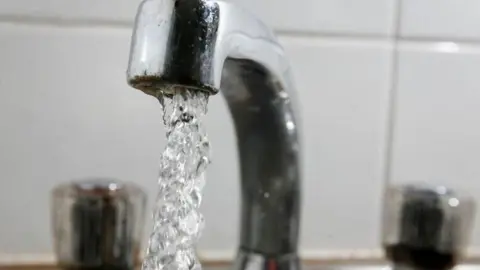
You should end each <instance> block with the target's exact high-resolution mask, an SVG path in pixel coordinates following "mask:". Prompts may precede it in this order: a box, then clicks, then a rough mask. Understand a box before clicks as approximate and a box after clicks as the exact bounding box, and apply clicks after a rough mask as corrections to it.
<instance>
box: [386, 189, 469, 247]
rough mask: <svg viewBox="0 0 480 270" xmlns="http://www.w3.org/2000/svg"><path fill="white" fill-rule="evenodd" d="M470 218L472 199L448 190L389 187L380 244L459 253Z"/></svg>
mask: <svg viewBox="0 0 480 270" xmlns="http://www.w3.org/2000/svg"><path fill="white" fill-rule="evenodd" d="M474 216H475V203H474V200H473V199H472V198H470V197H468V196H465V195H462V194H459V193H458V192H455V191H453V190H452V189H448V188H446V187H443V186H432V187H430V186H423V185H404V186H393V187H389V188H387V191H386V195H385V205H384V213H383V244H384V246H389V245H397V244H403V245H407V246H409V247H413V248H421V249H431V250H436V251H438V252H442V253H446V254H449V253H453V254H459V253H461V252H463V251H464V250H465V248H466V247H467V245H468V241H469V238H470V234H471V232H472V226H473V219H474Z"/></svg>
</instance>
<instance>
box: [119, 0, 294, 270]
mask: <svg viewBox="0 0 480 270" xmlns="http://www.w3.org/2000/svg"><path fill="white" fill-rule="evenodd" d="M127 80H128V83H129V84H130V85H131V86H132V87H134V88H136V89H139V90H142V91H143V92H145V93H147V94H150V95H153V96H158V95H159V93H160V92H163V93H164V94H169V93H170V92H169V91H171V90H170V89H172V86H181V87H185V88H188V89H191V90H192V89H193V90H196V91H205V92H207V93H209V94H212V95H214V94H216V93H217V92H219V91H221V92H222V93H223V95H224V96H225V98H226V100H227V103H228V105H229V108H230V111H231V114H232V116H233V120H234V122H235V128H236V135H237V144H238V148H239V157H240V168H241V193H242V203H241V224H240V225H241V235H240V250H239V255H238V257H237V261H236V269H245V268H247V267H248V268H251V267H254V268H256V269H267V268H268V269H272V267H274V268H275V269H297V268H299V265H298V256H297V246H298V235H299V224H300V196H301V194H300V182H301V181H300V178H301V177H300V145H299V137H298V136H299V135H298V131H299V126H298V115H297V114H296V108H295V100H294V98H295V97H294V93H293V90H294V85H293V81H292V76H291V70H290V66H289V64H288V61H287V60H286V57H285V52H284V50H283V48H282V46H281V45H280V44H279V42H278V41H277V39H276V37H275V35H274V34H273V32H272V31H271V30H270V29H269V28H268V27H266V26H265V25H264V24H263V23H262V22H261V21H260V20H258V19H257V18H256V17H255V16H253V15H252V14H250V13H248V12H247V11H245V10H244V9H242V8H240V7H238V6H236V5H234V4H231V3H226V2H221V1H213V0H177V1H175V0H144V1H143V2H142V3H141V5H140V7H139V9H138V13H137V17H136V21H135V26H134V31H133V35H132V43H131V51H130V59H129V65H128V71H127Z"/></svg>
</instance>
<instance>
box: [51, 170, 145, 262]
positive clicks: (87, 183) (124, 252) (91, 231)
mask: <svg viewBox="0 0 480 270" xmlns="http://www.w3.org/2000/svg"><path fill="white" fill-rule="evenodd" d="M145 203H146V195H145V193H144V192H143V191H142V190H141V189H140V188H138V187H137V186H135V185H133V184H128V183H122V182H120V181H116V180H110V179H89V180H84V181H76V182H72V183H67V184H62V185H59V186H57V187H56V188H55V189H54V190H53V191H52V196H51V214H52V228H53V240H54V247H55V253H56V256H57V260H58V263H59V265H60V266H61V267H64V268H96V267H98V268H102V269H106V268H109V269H125V270H127V269H133V268H134V265H135V260H136V258H138V252H139V247H140V241H141V237H142V229H143V225H144V215H145Z"/></svg>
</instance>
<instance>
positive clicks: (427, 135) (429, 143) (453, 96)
mask: <svg viewBox="0 0 480 270" xmlns="http://www.w3.org/2000/svg"><path fill="white" fill-rule="evenodd" d="M436 48H438V46H437V45H435V44H434V45H432V46H422V47H417V46H402V47H401V51H400V56H399V61H400V62H399V63H400V66H399V80H398V94H397V95H398V99H397V112H396V119H395V121H396V122H395V136H394V145H393V151H394V152H393V153H394V155H393V171H392V174H393V175H392V176H393V178H392V181H393V182H394V183H405V182H427V183H431V184H441V185H447V186H450V187H452V188H457V189H460V190H467V191H469V192H472V193H473V195H475V197H476V198H479V197H480V182H479V181H478V179H479V178H480V166H478V160H479V159H480V140H479V138H480V127H479V125H478V116H479V115H480V92H479V91H478V89H479V86H480V77H479V76H478V70H479V68H480V50H478V49H472V48H465V47H462V46H460V47H459V51H458V53H445V52H440V51H438V50H436ZM477 221H480V220H479V219H478V218H477ZM477 224H480V223H478V222H477ZM474 243H475V244H476V245H478V244H480V231H478V230H476V231H475V235H474Z"/></svg>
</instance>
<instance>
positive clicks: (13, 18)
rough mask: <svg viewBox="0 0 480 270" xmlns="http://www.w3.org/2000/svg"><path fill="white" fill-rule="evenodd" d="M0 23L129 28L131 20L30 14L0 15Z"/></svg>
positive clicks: (131, 23)
mask: <svg viewBox="0 0 480 270" xmlns="http://www.w3.org/2000/svg"><path fill="white" fill-rule="evenodd" d="M0 23H11V24H19V25H35V26H50V27H62V28H63V27H64V28H76V27H91V28H105V27H108V28H122V29H130V28H132V26H133V22H128V21H124V20H108V19H93V18H92V19H87V18H85V19H75V18H62V17H51V16H50V17H49V16H32V15H0Z"/></svg>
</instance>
